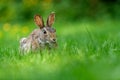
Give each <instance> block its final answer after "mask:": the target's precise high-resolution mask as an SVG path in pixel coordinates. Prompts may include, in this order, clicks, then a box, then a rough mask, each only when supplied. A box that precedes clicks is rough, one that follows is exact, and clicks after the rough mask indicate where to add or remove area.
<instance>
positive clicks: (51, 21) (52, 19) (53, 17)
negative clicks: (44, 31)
mask: <svg viewBox="0 0 120 80" xmlns="http://www.w3.org/2000/svg"><path fill="white" fill-rule="evenodd" d="M54 21H55V13H54V12H52V13H51V14H50V15H49V16H48V19H47V26H48V27H51V26H52V24H53V23H54Z"/></svg>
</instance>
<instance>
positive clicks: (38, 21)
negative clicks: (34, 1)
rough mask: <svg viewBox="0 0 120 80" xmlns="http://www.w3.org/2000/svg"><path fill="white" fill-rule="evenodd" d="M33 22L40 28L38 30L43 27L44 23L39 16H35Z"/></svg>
mask: <svg viewBox="0 0 120 80" xmlns="http://www.w3.org/2000/svg"><path fill="white" fill-rule="evenodd" d="M34 21H35V23H36V25H37V26H39V27H40V29H41V28H43V27H44V21H43V19H42V17H41V16H40V15H35V16H34Z"/></svg>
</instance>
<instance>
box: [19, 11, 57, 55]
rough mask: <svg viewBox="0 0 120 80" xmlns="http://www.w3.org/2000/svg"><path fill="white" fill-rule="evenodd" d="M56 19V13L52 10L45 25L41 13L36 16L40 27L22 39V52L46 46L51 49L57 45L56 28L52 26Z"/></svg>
mask: <svg viewBox="0 0 120 80" xmlns="http://www.w3.org/2000/svg"><path fill="white" fill-rule="evenodd" d="M54 21H55V13H54V12H52V13H51V14H50V15H49V16H48V18H47V22H46V26H45V25H44V21H43V18H42V17H41V16H40V15H35V16H34V22H35V23H36V25H37V26H38V27H39V28H38V29H35V30H34V31H33V32H32V33H31V34H30V35H29V36H28V37H27V38H25V37H24V38H22V39H20V52H23V53H25V52H26V53H28V52H30V51H36V50H42V49H45V48H46V47H47V48H49V49H51V48H55V47H57V39H56V30H55V29H54V28H53V27H52V25H53V23H54Z"/></svg>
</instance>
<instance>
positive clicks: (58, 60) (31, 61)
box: [0, 21, 120, 80]
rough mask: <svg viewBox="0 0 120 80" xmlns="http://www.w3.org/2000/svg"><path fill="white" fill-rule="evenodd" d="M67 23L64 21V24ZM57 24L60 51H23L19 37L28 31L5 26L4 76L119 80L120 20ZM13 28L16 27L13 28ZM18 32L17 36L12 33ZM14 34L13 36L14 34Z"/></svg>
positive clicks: (0, 74) (1, 45)
mask: <svg viewBox="0 0 120 80" xmlns="http://www.w3.org/2000/svg"><path fill="white" fill-rule="evenodd" d="M63 24H64V23H63ZM63 24H55V25H54V26H55V28H56V30H57V36H58V48H57V49H56V50H51V51H48V50H43V51H42V52H41V53H39V52H38V53H30V54H27V55H24V56H23V55H20V54H19V50H18V48H19V39H20V38H21V37H22V36H26V35H28V34H29V33H30V32H31V31H32V29H33V27H32V26H33V25H31V24H29V27H32V28H28V29H29V30H28V32H27V33H24V32H23V33H22V31H21V25H19V26H17V27H18V29H20V30H19V32H16V33H17V34H16V33H15V34H14V33H13V34H11V33H10V30H9V31H7V32H6V31H4V30H3V29H2V28H1V32H2V33H3V35H4V36H3V37H2V38H1V42H0V65H1V66H0V79H42V80H119V79H120V76H119V75H120V63H119V62H120V54H119V53H120V49H119V48H120V43H119V41H120V33H119V26H120V24H119V22H113V21H110V22H107V21H106V22H81V23H79V22H77V23H66V24H65V25H63ZM11 30H12V29H11ZM12 35H14V36H12ZM11 36H12V37H11Z"/></svg>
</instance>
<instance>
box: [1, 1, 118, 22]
mask: <svg viewBox="0 0 120 80" xmlns="http://www.w3.org/2000/svg"><path fill="white" fill-rule="evenodd" d="M119 9H120V0H29V1H28V0H9V1H8V0H0V22H1V23H2V22H17V21H18V22H21V21H22V22H23V21H30V20H33V16H34V15H35V14H41V15H43V16H44V15H48V13H50V12H52V11H54V12H55V13H56V15H57V19H59V20H60V19H61V20H66V21H77V20H82V19H92V20H95V19H100V20H102V19H119V18H120V10H119Z"/></svg>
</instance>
